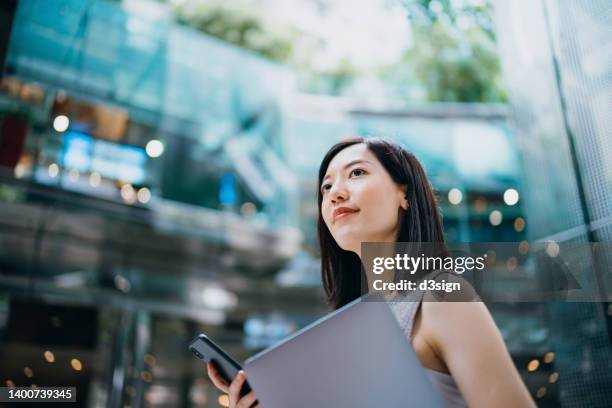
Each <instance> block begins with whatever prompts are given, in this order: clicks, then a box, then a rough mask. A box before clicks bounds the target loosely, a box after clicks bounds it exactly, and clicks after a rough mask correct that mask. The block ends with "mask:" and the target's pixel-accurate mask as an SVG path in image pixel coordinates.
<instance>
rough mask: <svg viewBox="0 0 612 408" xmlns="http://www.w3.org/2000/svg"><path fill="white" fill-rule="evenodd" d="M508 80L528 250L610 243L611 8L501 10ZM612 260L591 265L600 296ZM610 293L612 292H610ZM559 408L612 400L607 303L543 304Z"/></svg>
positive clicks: (599, 4)
mask: <svg viewBox="0 0 612 408" xmlns="http://www.w3.org/2000/svg"><path fill="white" fill-rule="evenodd" d="M495 5H496V17H497V18H496V21H497V26H498V27H497V34H498V37H499V44H500V51H501V58H502V62H503V65H504V75H505V77H506V82H507V86H508V88H509V92H510V98H511V101H512V107H513V117H514V124H515V128H516V137H517V142H518V144H519V146H520V147H519V150H520V153H521V157H522V162H523V165H524V172H525V182H524V187H525V192H524V199H525V201H524V206H525V213H526V221H527V223H528V224H529V226H530V228H529V232H528V233H529V237H530V239H531V240H543V241H546V240H554V241H557V242H586V241H590V242H597V241H603V242H606V241H610V237H611V234H612V223H611V222H612V218H611V215H612V201H611V200H612V194H611V191H612V171H611V167H610V166H611V163H612V147H611V146H612V138H611V137H610V135H611V129H612V124H611V122H610V119H611V116H610V106H611V105H610V103H611V101H612V83H611V80H612V64H610V46H609V45H608V43H609V41H608V40H607V39H608V38H610V35H612V27H611V26H610V19H611V18H612V8H611V7H610V3H609V2H607V1H591V2H588V3H585V2H581V1H565V2H555V1H548V0H542V1H536V2H533V1H516V2H514V1H513V2H505V1H498V2H496V3H495ZM610 261H611V260H610V254H600V253H595V255H594V256H593V257H592V259H585V260H584V262H591V263H592V264H593V265H594V270H595V271H596V273H597V274H598V276H597V279H598V281H599V283H600V285H601V286H602V288H603V290H604V291H609V288H610V285H611V284H612V282H611V281H610V278H609V277H610V274H609V271H610V265H611V264H612V263H611V262H610ZM605 293H609V292H605ZM545 306H546V310H547V311H546V325H547V330H548V337H549V342H550V346H551V349H552V350H553V351H554V352H556V358H555V360H556V369H557V370H558V373H559V376H558V385H559V387H560V392H559V403H560V405H561V406H563V407H586V406H588V407H604V406H608V405H609V404H610V401H611V400H612V350H611V345H612V329H611V327H612V326H611V325H612V320H611V317H612V308H611V307H610V303H609V302H603V303H602V302H598V303H582V304H555V303H550V304H546V305H545Z"/></svg>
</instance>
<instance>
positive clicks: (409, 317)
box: [389, 271, 467, 408]
mask: <svg viewBox="0 0 612 408" xmlns="http://www.w3.org/2000/svg"><path fill="white" fill-rule="evenodd" d="M442 272H444V271H434V272H432V273H431V274H430V276H428V277H427V278H428V279H433V278H434V277H435V276H437V275H438V274H440V273H442ZM424 294H425V292H424V291H418V290H417V291H414V292H411V293H410V294H409V295H408V296H407V297H406V298H404V299H405V300H401V301H389V306H390V307H391V310H392V311H393V313H394V314H395V318H396V319H397V321H398V323H399V324H400V327H401V328H402V330H403V332H404V334H405V335H406V338H407V339H408V343H409V344H411V340H412V326H413V325H414V318H415V316H416V313H417V311H418V309H419V306H420V305H421V302H422V301H423V295H424ZM424 368H425V372H426V374H427V377H428V378H429V380H430V381H431V382H432V384H433V385H434V387H435V388H436V389H437V390H438V392H439V393H440V397H441V399H442V403H443V406H444V408H463V407H467V403H466V402H465V400H464V399H463V396H462V395H461V391H460V390H459V387H457V384H456V383H455V380H454V379H453V377H452V376H451V375H449V374H445V373H441V372H439V371H435V370H432V369H430V368H426V367H424Z"/></svg>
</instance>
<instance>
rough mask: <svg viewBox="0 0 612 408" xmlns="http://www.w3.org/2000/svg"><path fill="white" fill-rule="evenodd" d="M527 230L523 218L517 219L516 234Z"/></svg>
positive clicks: (515, 223)
mask: <svg viewBox="0 0 612 408" xmlns="http://www.w3.org/2000/svg"><path fill="white" fill-rule="evenodd" d="M524 229H525V220H524V219H523V217H517V218H516V219H515V220H514V230H515V231H516V232H521V231H523V230H524Z"/></svg>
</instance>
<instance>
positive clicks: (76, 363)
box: [70, 358, 83, 371]
mask: <svg viewBox="0 0 612 408" xmlns="http://www.w3.org/2000/svg"><path fill="white" fill-rule="evenodd" d="M70 365H71V366H72V368H73V369H74V370H76V371H81V370H82V369H83V364H81V362H80V361H79V360H78V359H76V358H73V359H72V360H70Z"/></svg>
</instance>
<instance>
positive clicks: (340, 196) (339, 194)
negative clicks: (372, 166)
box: [329, 186, 348, 204]
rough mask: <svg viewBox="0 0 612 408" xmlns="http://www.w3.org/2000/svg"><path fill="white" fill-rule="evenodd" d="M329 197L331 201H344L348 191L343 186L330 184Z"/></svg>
mask: <svg viewBox="0 0 612 408" xmlns="http://www.w3.org/2000/svg"><path fill="white" fill-rule="evenodd" d="M329 197H330V199H331V202H332V203H334V204H335V203H337V202H341V201H345V200H346V199H347V198H348V191H347V189H346V188H344V187H343V186H332V188H331V190H330V192H329Z"/></svg>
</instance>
